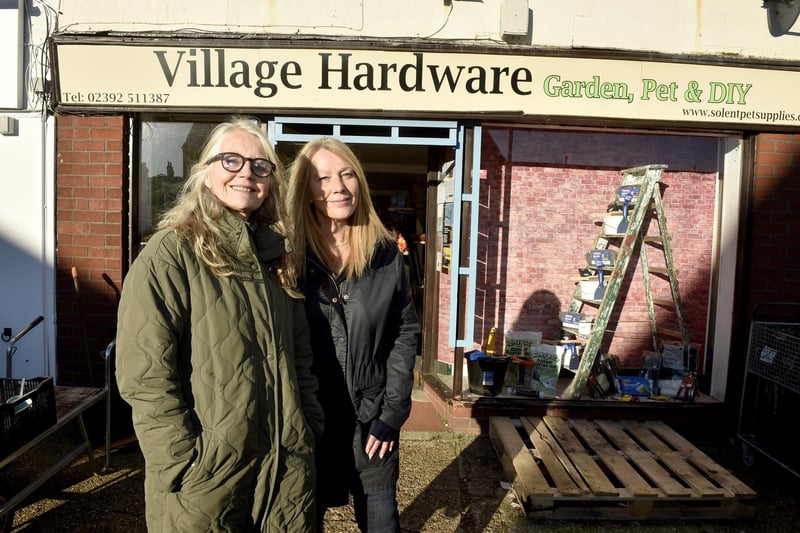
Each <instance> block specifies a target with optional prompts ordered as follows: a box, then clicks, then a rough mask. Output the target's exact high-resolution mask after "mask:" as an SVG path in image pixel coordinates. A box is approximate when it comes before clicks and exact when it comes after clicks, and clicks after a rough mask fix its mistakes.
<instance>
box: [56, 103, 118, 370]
mask: <svg viewBox="0 0 800 533" xmlns="http://www.w3.org/2000/svg"><path fill="white" fill-rule="evenodd" d="M56 139H57V155H56V165H57V166H56V271H57V272H56V291H57V297H56V302H57V303H56V313H57V328H58V335H57V340H56V353H57V365H58V377H59V381H60V382H61V383H62V384H65V385H76V384H77V385H100V384H102V383H103V377H104V370H103V359H102V357H101V356H100V353H101V351H102V350H104V349H105V347H106V346H107V344H108V343H109V342H110V341H111V339H112V338H113V337H114V331H115V327H116V326H115V317H116V303H117V294H116V290H117V289H119V288H121V281H120V280H121V279H122V271H123V258H124V257H125V252H124V249H125V248H126V246H125V242H126V239H125V237H124V235H125V228H126V227H127V224H126V222H125V220H124V219H123V213H124V211H125V209H124V208H125V194H124V191H125V190H126V187H127V182H126V178H125V176H126V174H127V172H126V168H127V161H126V160H125V154H127V152H128V150H127V133H126V125H125V120H124V118H123V117H121V116H96V117H81V116H67V115H58V116H57V117H56ZM73 269H75V272H76V273H77V279H78V289H77V290H76V287H75V282H74V279H73ZM104 275H105V276H107V278H108V280H110V282H111V283H109V282H107V281H106V280H105V279H104Z"/></svg>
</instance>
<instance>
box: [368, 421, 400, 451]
mask: <svg viewBox="0 0 800 533" xmlns="http://www.w3.org/2000/svg"><path fill="white" fill-rule="evenodd" d="M398 439H400V430H398V429H395V428H393V427H392V426H390V425H388V424H386V423H384V422H382V421H381V419H380V418H378V419H376V420H375V421H374V422H373V423H372V429H370V431H369V437H367V445H366V447H365V448H364V452H365V453H366V454H367V457H369V458H370V459H372V457H373V456H374V455H375V452H377V453H378V457H380V458H381V459H383V457H384V456H385V455H386V453H387V452H391V451H392V450H394V447H395V445H396V443H397V441H398Z"/></svg>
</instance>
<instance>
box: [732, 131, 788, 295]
mask: <svg viewBox="0 0 800 533" xmlns="http://www.w3.org/2000/svg"><path fill="white" fill-rule="evenodd" d="M798 211H800V134H794V135H783V134H761V135H759V136H758V139H757V143H756V157H755V173H754V179H753V192H752V218H751V234H750V250H749V275H748V277H747V279H748V284H747V287H746V289H745V291H746V294H747V310H750V309H752V307H753V305H755V304H756V303H759V302H790V303H791V302H800V248H799V247H798V245H797V242H798V235H800V216H798Z"/></svg>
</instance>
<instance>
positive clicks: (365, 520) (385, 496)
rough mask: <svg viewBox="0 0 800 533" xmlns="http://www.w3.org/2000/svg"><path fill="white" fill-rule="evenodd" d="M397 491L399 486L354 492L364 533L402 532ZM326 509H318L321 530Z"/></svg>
mask: <svg viewBox="0 0 800 533" xmlns="http://www.w3.org/2000/svg"><path fill="white" fill-rule="evenodd" d="M396 492H397V488H396V487H392V488H390V489H386V490H382V491H380V492H374V493H372V494H364V493H363V491H356V493H355V494H353V508H354V509H355V515H356V523H357V524H358V529H360V530H361V531H362V533H400V513H399V512H398V510H397V496H396ZM325 511H326V508H325V507H324V506H320V507H319V508H318V509H317V520H319V529H318V530H319V531H322V524H323V521H324V520H325Z"/></svg>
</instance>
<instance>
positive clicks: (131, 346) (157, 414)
mask: <svg viewBox="0 0 800 533" xmlns="http://www.w3.org/2000/svg"><path fill="white" fill-rule="evenodd" d="M221 223H222V225H223V228H224V232H225V235H228V236H229V241H228V242H227V245H228V246H230V247H232V248H231V249H232V250H235V253H236V256H237V257H238V262H239V269H240V270H239V272H237V275H234V276H230V277H219V276H217V275H215V274H213V273H212V272H211V271H210V270H209V269H208V268H207V267H206V266H205V264H203V263H202V262H201V261H200V260H199V259H198V258H197V257H196V255H195V254H194V253H193V252H192V250H191V247H190V246H189V245H188V244H187V243H186V242H184V241H180V240H178V238H177V236H176V234H175V232H174V231H161V232H159V233H156V234H155V235H154V236H153V237H152V238H151V239H150V241H149V242H148V244H147V245H146V246H145V248H144V250H143V251H142V252H141V254H140V255H139V257H138V258H137V259H136V261H134V263H133V265H132V267H131V270H130V273H129V274H128V276H127V277H126V279H125V282H124V289H123V291H122V298H121V301H120V307H119V317H118V328H117V361H116V366H117V368H116V378H117V383H118V385H119V390H120V393H121V395H122V397H123V398H124V399H125V400H126V401H127V402H128V403H129V404H130V405H131V407H132V411H133V423H134V429H135V431H136V435H137V437H138V439H139V444H140V446H141V449H142V452H143V453H144V458H145V468H146V472H145V502H146V515H147V527H148V530H149V531H151V532H161V531H180V532H202V531H230V532H237V533H239V532H245V531H280V532H284V531H313V529H314V525H315V516H314V492H313V487H314V479H315V478H314V475H315V474H314V456H313V453H314V446H315V440H316V437H317V436H319V434H320V433H321V431H322V417H323V415H322V409H321V407H320V405H319V403H318V402H317V400H316V390H317V381H316V379H315V378H314V377H313V375H312V374H311V351H310V348H309V341H308V335H309V332H308V325H307V322H306V319H305V312H304V310H303V303H302V301H299V300H293V299H291V298H289V297H288V296H287V295H286V294H285V293H284V291H283V290H282V289H281V288H280V286H279V284H278V281H277V279H276V278H275V276H274V275H272V274H271V273H270V272H269V267H268V266H267V264H266V263H267V262H268V261H269V260H270V259H273V258H275V257H277V256H278V255H279V254H283V253H285V240H284V238H283V237H282V236H280V235H279V234H277V233H276V232H274V231H273V230H272V229H271V228H269V227H267V226H261V227H259V228H257V229H256V230H255V231H254V232H253V233H252V235H251V233H250V232H249V231H248V229H247V226H246V224H245V223H244V222H243V221H241V220H239V219H237V218H235V217H234V216H232V215H229V214H227V213H226V215H225V217H224V219H223V220H222V222H221Z"/></svg>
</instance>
